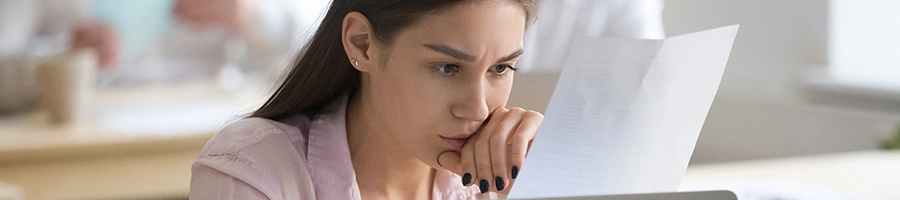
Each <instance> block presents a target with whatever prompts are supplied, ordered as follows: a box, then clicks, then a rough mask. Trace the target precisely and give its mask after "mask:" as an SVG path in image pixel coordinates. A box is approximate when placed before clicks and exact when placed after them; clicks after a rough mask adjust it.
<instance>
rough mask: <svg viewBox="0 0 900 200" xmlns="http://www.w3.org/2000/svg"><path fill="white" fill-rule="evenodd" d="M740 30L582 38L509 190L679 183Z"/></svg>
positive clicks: (673, 187)
mask: <svg viewBox="0 0 900 200" xmlns="http://www.w3.org/2000/svg"><path fill="white" fill-rule="evenodd" d="M737 31H738V26H737V25H732V26H727V27H722V28H717V29H712V30H707V31H702V32H697V33H691V34H687V35H682V36H677V37H672V38H669V39H665V40H644V39H626V38H600V37H586V38H581V39H580V40H582V41H579V42H577V43H576V44H575V45H574V46H573V47H572V49H571V50H570V52H569V58H568V60H567V61H566V65H565V67H564V68H563V71H562V74H561V75H560V78H559V82H558V83H557V85H556V89H555V90H554V92H553V96H552V98H551V100H550V105H549V106H548V107H547V111H546V112H545V118H544V122H543V125H542V126H541V128H540V130H538V134H537V136H536V138H535V140H534V143H533V144H532V147H531V150H530V151H529V153H528V157H527V158H526V160H525V164H524V165H523V166H522V169H521V172H520V175H519V177H518V179H517V180H516V181H515V185H514V186H513V188H512V191H511V193H510V196H509V198H541V197H569V196H591V195H605V194H626V193H646V192H675V191H677V190H678V186H679V184H680V183H681V179H682V176H684V172H685V170H686V169H687V165H688V161H689V160H690V157H691V153H692V152H693V151H694V145H695V144H696V143H697V137H698V136H699V134H700V129H701V127H703V122H704V120H705V119H706V114H707V112H708V111H709V108H710V106H711V105H712V102H713V98H714V97H715V96H716V90H717V89H718V87H719V82H720V81H721V79H722V73H723V72H724V70H725V64H726V63H727V61H728V56H729V54H730V53H731V46H732V44H733V42H734V38H735V36H736V34H737Z"/></svg>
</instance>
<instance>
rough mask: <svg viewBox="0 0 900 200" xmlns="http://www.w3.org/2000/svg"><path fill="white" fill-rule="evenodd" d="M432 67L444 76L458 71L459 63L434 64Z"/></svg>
mask: <svg viewBox="0 0 900 200" xmlns="http://www.w3.org/2000/svg"><path fill="white" fill-rule="evenodd" d="M433 67H434V71H435V72H437V73H438V74H441V75H445V76H449V75H452V74H453V73H455V72H458V71H459V65H456V64H435V65H434V66H433Z"/></svg>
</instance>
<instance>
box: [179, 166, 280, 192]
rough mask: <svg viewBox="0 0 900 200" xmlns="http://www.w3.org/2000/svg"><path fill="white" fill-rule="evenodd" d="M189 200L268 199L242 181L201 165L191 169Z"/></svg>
mask: <svg viewBox="0 0 900 200" xmlns="http://www.w3.org/2000/svg"><path fill="white" fill-rule="evenodd" d="M190 199H195V200H202V199H215V200H230V199H269V198H268V197H266V195H265V194H263V193H262V192H261V191H259V190H258V189H256V188H254V187H253V186H250V184H247V183H246V182H244V181H241V180H240V179H237V178H235V177H233V176H231V175H228V174H226V173H224V172H222V171H219V170H216V169H215V168H212V167H210V166H207V165H204V164H202V163H195V164H194V165H193V166H192V167H191V194H190Z"/></svg>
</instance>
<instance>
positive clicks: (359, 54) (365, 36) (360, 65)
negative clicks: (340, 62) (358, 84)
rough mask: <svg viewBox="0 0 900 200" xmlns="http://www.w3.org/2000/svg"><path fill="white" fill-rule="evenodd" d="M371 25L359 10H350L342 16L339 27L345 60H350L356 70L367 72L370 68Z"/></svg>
mask: <svg viewBox="0 0 900 200" xmlns="http://www.w3.org/2000/svg"><path fill="white" fill-rule="evenodd" d="M373 36H374V34H373V33H372V25H371V24H369V19H368V18H366V16H365V15H363V14H362V13H359V12H350V13H348V14H347V15H346V16H344V22H343V25H342V27H341V40H342V42H343V43H344V51H345V52H346V53H347V56H348V58H347V62H350V64H351V65H353V67H354V68H356V70H359V71H361V72H368V71H370V70H371V66H372V65H371V64H370V63H371V61H372V59H371V56H370V55H369V54H370V51H369V50H370V49H369V48H370V47H371V46H372V44H373ZM354 61H355V62H354Z"/></svg>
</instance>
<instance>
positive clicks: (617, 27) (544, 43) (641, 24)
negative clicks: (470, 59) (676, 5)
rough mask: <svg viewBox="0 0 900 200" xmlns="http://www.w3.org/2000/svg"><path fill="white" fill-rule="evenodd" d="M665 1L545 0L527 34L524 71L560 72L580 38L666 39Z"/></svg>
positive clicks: (523, 61)
mask: <svg viewBox="0 0 900 200" xmlns="http://www.w3.org/2000/svg"><path fill="white" fill-rule="evenodd" d="M663 7H664V4H663V0H559V1H541V2H540V7H539V9H540V11H539V12H538V13H539V16H538V18H537V21H535V23H534V25H532V28H530V29H528V31H527V32H526V33H525V51H526V52H528V53H527V54H525V55H523V56H522V58H521V59H520V60H519V64H520V66H522V72H532V71H559V70H561V69H562V66H563V65H564V64H565V60H566V59H567V58H568V55H569V48H571V46H572V44H574V43H576V42H578V41H579V40H578V38H580V37H583V36H588V37H597V36H603V37H625V38H644V39H663V38H665V37H666V36H665V31H664V30H663V21H662V11H663Z"/></svg>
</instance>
